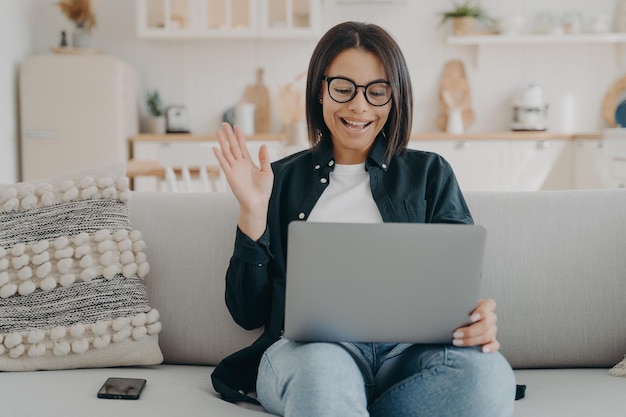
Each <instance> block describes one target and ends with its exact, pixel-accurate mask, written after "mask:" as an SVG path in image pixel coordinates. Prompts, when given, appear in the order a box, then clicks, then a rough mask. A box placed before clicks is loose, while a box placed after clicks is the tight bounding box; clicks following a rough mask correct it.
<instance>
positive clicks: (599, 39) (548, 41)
mask: <svg viewBox="0 0 626 417" xmlns="http://www.w3.org/2000/svg"><path fill="white" fill-rule="evenodd" d="M446 43H447V44H448V45H452V46H468V47H472V48H474V66H475V67H476V68H478V66H479V62H480V61H481V57H480V56H481V53H482V49H483V48H484V47H488V46H498V45H520V46H522V45H533V46H536V45H564V44H567V45H585V44H587V45H588V44H592V45H599V44H605V45H614V47H615V52H616V61H617V65H618V66H619V67H626V64H625V59H624V58H625V56H626V51H625V50H624V49H625V46H626V33H616V32H611V33H581V34H562V35H534V34H519V35H492V34H488V35H466V36H448V37H447V38H446Z"/></svg>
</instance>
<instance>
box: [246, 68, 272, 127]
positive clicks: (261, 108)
mask: <svg viewBox="0 0 626 417" xmlns="http://www.w3.org/2000/svg"><path fill="white" fill-rule="evenodd" d="M263 73H264V70H263V68H258V69H257V71H256V84H253V85H249V86H247V87H246V89H245V90H244V93H243V97H242V98H241V102H242V103H252V104H254V105H255V106H256V107H255V112H254V133H269V131H270V93H269V90H268V89H267V87H266V86H265V84H264V82H263Z"/></svg>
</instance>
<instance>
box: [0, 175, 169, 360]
mask: <svg viewBox="0 0 626 417" xmlns="http://www.w3.org/2000/svg"><path fill="white" fill-rule="evenodd" d="M129 196H130V191H129V187H128V179H127V178H126V177H125V176H124V170H123V166H113V167H107V168H103V169H96V170H90V171H83V172H80V173H76V174H73V175H68V176H66V177H63V178H55V179H51V180H44V181H37V182H28V183H19V184H13V185H0V371H32V370H43V369H72V368H93V367H110V366H130V365H154V364H158V363H160V362H161V361H162V360H163V356H162V354H161V350H160V348H159V345H158V333H159V331H160V330H161V323H160V322H159V314H158V312H157V311H156V310H155V309H152V308H151V307H150V304H149V301H148V296H147V290H146V286H145V284H144V281H143V278H144V277H145V275H146V274H147V273H148V262H147V260H146V255H145V253H144V248H145V243H144V242H143V240H142V238H141V233H140V232H139V231H137V230H134V229H133V228H132V226H131V224H130V221H129V218H128V206H127V201H128V198H129Z"/></svg>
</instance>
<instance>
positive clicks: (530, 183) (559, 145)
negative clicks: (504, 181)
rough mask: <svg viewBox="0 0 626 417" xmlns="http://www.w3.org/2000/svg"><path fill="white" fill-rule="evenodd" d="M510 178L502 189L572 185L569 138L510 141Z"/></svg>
mask: <svg viewBox="0 0 626 417" xmlns="http://www.w3.org/2000/svg"><path fill="white" fill-rule="evenodd" d="M510 146H511V149H510V152H511V157H510V163H511V167H510V172H511V174H512V175H511V177H510V182H509V184H508V185H507V187H506V189H508V190H513V191H533V190H547V189H559V190H560V189H570V188H573V186H574V182H573V170H574V161H573V155H572V149H571V141H570V140H564V139H562V140H559V139H551V140H537V141H532V140H517V141H511V142H510Z"/></svg>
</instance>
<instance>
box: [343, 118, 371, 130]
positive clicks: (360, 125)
mask: <svg viewBox="0 0 626 417" xmlns="http://www.w3.org/2000/svg"><path fill="white" fill-rule="evenodd" d="M341 122H342V123H343V125H344V126H346V127H347V128H348V129H351V130H363V129H365V128H367V127H368V126H369V125H371V124H372V122H355V121H351V120H346V119H341Z"/></svg>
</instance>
